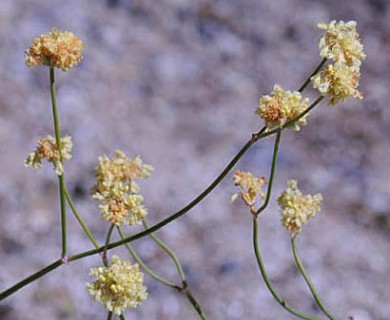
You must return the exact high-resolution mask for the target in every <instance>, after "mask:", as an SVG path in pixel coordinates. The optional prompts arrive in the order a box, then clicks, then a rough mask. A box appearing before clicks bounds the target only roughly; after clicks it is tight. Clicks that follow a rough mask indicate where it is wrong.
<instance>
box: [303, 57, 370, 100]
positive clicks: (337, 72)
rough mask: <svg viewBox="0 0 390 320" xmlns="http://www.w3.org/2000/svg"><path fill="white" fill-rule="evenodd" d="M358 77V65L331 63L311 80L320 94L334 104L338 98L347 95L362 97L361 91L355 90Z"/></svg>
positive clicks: (344, 97)
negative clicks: (349, 65) (327, 97)
mask: <svg viewBox="0 0 390 320" xmlns="http://www.w3.org/2000/svg"><path fill="white" fill-rule="evenodd" d="M359 79H360V71H359V68H358V67H348V66H346V65H342V64H335V65H332V64H331V65H328V66H327V67H326V68H325V69H324V70H322V71H321V72H319V73H317V74H316V75H315V76H313V77H312V78H311V81H312V84H313V87H314V88H315V89H317V90H318V91H319V92H320V93H321V95H323V96H329V97H330V99H329V101H328V104H330V105H335V104H337V102H338V101H339V100H342V101H345V100H346V99H347V98H349V97H354V98H357V99H363V95H362V93H361V92H360V91H359V90H357V87H358V85H359Z"/></svg>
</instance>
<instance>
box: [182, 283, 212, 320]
mask: <svg viewBox="0 0 390 320" xmlns="http://www.w3.org/2000/svg"><path fill="white" fill-rule="evenodd" d="M185 294H186V297H187V299H188V301H189V302H190V303H191V304H192V306H193V307H194V309H195V310H196V312H197V313H198V315H199V317H200V318H201V319H202V320H207V316H206V314H205V313H204V311H203V309H202V307H201V306H200V304H199V303H198V301H197V300H196V299H195V297H194V296H193V295H192V293H191V291H190V289H189V288H188V287H187V288H185Z"/></svg>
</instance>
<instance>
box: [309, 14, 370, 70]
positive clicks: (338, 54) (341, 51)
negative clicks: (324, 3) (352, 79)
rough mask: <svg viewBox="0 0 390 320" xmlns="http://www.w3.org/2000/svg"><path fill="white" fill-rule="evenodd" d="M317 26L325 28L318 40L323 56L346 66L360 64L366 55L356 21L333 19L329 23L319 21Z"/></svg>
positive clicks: (357, 65)
mask: <svg viewBox="0 0 390 320" xmlns="http://www.w3.org/2000/svg"><path fill="white" fill-rule="evenodd" d="M317 26H318V28H319V29H322V30H325V33H324V35H323V36H322V37H321V39H320V42H319V48H320V54H321V56H322V57H323V58H327V59H332V60H334V61H336V62H338V63H341V64H345V65H347V66H356V67H359V66H360V64H361V62H362V61H363V60H364V59H365V58H366V55H365V53H364V52H363V45H362V44H361V42H360V40H359V34H358V33H357V32H356V21H349V22H344V21H339V22H336V21H334V20H333V21H332V22H330V23H329V24H326V23H319V24H318V25H317Z"/></svg>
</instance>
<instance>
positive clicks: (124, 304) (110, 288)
mask: <svg viewBox="0 0 390 320" xmlns="http://www.w3.org/2000/svg"><path fill="white" fill-rule="evenodd" d="M90 275H92V276H93V277H94V278H95V280H94V281H93V282H92V283H87V290H88V292H89V293H90V294H91V296H92V297H93V298H94V300H95V301H96V302H100V303H102V304H104V306H105V307H106V308H107V310H109V311H111V312H113V313H114V314H116V315H118V316H119V315H121V314H122V313H123V311H125V310H126V309H134V308H136V307H137V306H138V305H139V304H140V303H141V302H142V301H144V300H145V299H146V298H147V297H148V293H147V291H146V286H144V284H143V281H144V275H143V273H142V272H140V271H139V269H138V264H134V265H131V264H130V262H128V261H123V262H122V261H121V260H120V259H119V257H117V256H113V258H112V265H111V266H109V267H100V268H92V269H91V271H90Z"/></svg>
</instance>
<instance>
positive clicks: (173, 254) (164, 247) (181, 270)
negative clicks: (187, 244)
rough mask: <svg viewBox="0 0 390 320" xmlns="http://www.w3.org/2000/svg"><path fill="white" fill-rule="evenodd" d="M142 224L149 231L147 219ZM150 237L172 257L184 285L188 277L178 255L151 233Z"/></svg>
mask: <svg viewBox="0 0 390 320" xmlns="http://www.w3.org/2000/svg"><path fill="white" fill-rule="evenodd" d="M142 223H143V225H144V227H145V229H148V223H147V222H146V219H145V218H144V219H142ZM149 237H150V238H152V239H153V241H154V242H156V243H157V245H158V246H159V247H160V248H161V249H163V250H164V251H165V252H166V253H167V254H168V255H169V256H170V257H171V259H172V260H173V262H174V264H175V266H176V269H177V272H178V273H179V276H180V280H181V282H182V283H183V284H185V283H186V276H185V274H184V270H183V267H182V265H181V263H180V261H179V259H178V257H177V256H176V254H175V253H174V252H173V251H172V250H171V248H169V247H168V246H167V245H166V244H165V243H164V242H163V241H162V240H161V239H160V238H158V237H157V236H156V235H155V234H154V233H149Z"/></svg>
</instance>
